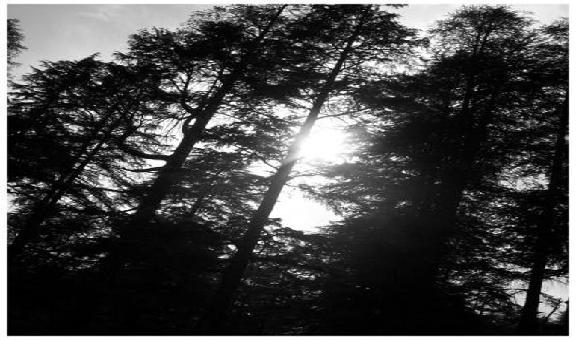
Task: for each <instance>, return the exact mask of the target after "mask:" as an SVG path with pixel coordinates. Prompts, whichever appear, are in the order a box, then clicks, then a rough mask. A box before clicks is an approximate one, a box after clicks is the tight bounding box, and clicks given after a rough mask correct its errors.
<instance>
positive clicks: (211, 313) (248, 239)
mask: <svg viewBox="0 0 576 340" xmlns="http://www.w3.org/2000/svg"><path fill="white" fill-rule="evenodd" d="M362 25H363V21H360V22H359V23H358V25H357V26H356V29H355V31H354V32H353V34H351V36H350V37H349V38H348V40H347V43H346V47H345V48H344V49H343V50H342V52H341V54H340V56H339V58H338V61H337V62H336V64H335V65H334V67H333V68H332V70H331V72H330V74H329V75H328V77H327V80H326V83H325V84H324V86H323V87H322V89H321V90H320V92H319V93H318V96H317V97H316V99H315V101H314V104H313V105H312V108H311V109H310V111H309V113H308V116H307V118H306V120H305V121H304V123H303V124H302V126H301V128H300V131H299V132H298V134H297V135H296V137H295V139H294V141H293V143H292V145H291V146H290V148H289V149H288V153H287V155H286V157H285V158H284V161H283V162H282V165H281V166H280V168H279V169H278V170H277V171H276V173H275V174H274V176H273V177H272V181H271V183H270V185H269V187H268V190H267V191H266V193H265V194H264V197H263V199H262V202H261V203H260V206H259V207H258V210H257V211H256V212H255V213H254V215H253V216H252V219H251V220H250V223H249V224H248V228H247V231H246V233H245V234H244V236H243V238H242V240H241V242H240V244H239V245H238V252H237V253H236V254H235V255H234V257H233V258H232V260H231V262H230V264H229V265H228V267H227V268H226V269H225V270H224V274H223V277H222V281H221V283H220V286H219V288H218V290H217V291H216V294H215V296H214V298H213V300H212V302H211V304H210V306H209V307H208V310H207V311H206V313H205V314H204V315H203V317H202V318H201V319H200V320H199V322H198V324H197V325H196V327H195V328H196V330H197V331H198V332H200V333H206V334H215V333H216V332H218V331H221V329H220V326H221V325H222V324H223V322H224V321H225V320H226V317H227V314H228V310H229V309H230V307H231V305H232V303H233V301H234V295H235V293H236V291H237V290H238V288H239V286H240V284H241V282H242V277H243V276H244V272H245V270H246V267H247V266H248V264H249V263H250V258H251V256H252V253H253V251H254V248H255V247H256V245H257V243H258V240H259V238H260V233H261V232H262V230H263V229H264V227H265V226H266V223H267V222H268V217H269V216H270V213H271V212H272V209H273V208H274V205H275V204H276V201H277V200H278V196H279V195H280V192H281V191H282V188H283V187H284V185H285V184H286V182H288V179H289V176H290V172H291V171H292V169H293V168H294V166H295V165H296V162H297V161H298V157H299V153H300V152H299V151H300V146H301V145H302V143H303V141H304V140H305V139H306V138H307V137H308V136H309V135H310V131H311V130H312V127H313V126H314V124H315V123H316V120H317V119H318V115H319V114H320V110H321V109H322V106H323V105H324V103H325V102H326V100H327V99H328V95H329V94H330V92H331V91H332V90H333V87H334V83H335V81H336V77H337V76H338V75H339V74H340V72H341V70H342V66H343V65H344V63H345V62H346V60H347V59H348V56H349V54H350V52H351V50H352V49H353V47H352V45H353V44H354V42H355V41H356V40H357V39H358V37H359V35H360V28H361V26H362Z"/></svg>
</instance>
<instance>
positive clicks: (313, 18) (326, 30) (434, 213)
mask: <svg viewBox="0 0 576 340" xmlns="http://www.w3.org/2000/svg"><path fill="white" fill-rule="evenodd" d="M397 7H402V6H400V5H323V4H310V5H276V4H274V5H227V6H215V7H212V8H210V9H207V10H204V11H199V12H196V13H193V14H192V15H191V16H190V19H189V20H188V21H187V22H186V23H184V24H183V25H182V26H180V28H177V29H166V28H160V27H154V28H147V29H142V30H140V31H138V32H136V33H134V34H133V35H132V36H131V37H130V38H129V40H128V48H127V49H126V50H125V51H122V52H117V53H115V55H114V59H113V60H110V61H103V60H102V59H101V58H100V56H99V55H98V54H94V55H91V56H87V57H85V58H83V59H80V60H61V61H44V62H42V64H41V66H39V67H37V68H34V69H32V71H31V72H30V73H28V74H27V75H25V76H24V77H23V78H22V80H20V81H16V82H12V83H11V84H10V85H9V93H8V98H9V102H8V115H7V120H8V161H7V164H8V190H9V198H10V209H9V213H8V226H7V228H8V236H9V244H8V256H9V258H8V297H9V306H8V326H9V329H8V332H9V334H11V335H263V334H269V335H517V334H523V335H526V334H530V335H541V334H564V335H566V334H567V331H568V323H567V315H568V301H567V300H563V299H562V298H561V297H560V296H559V295H558V294H555V293H554V292H551V291H549V290H547V288H546V287H547V286H548V285H550V283H551V282H558V281H560V282H564V281H566V280H567V278H568V236H567V234H568V152H567V151H568V142H567V135H568V112H569V111H568V21H567V19H559V20H557V21H555V22H553V23H552V24H549V25H544V26H539V25H538V23H537V22H535V21H534V20H532V19H530V18H528V17H526V16H525V15H524V14H521V13H519V12H517V11H515V10H513V9H511V8H510V7H507V6H503V5H494V6H491V5H478V6H476V5H475V6H463V7H461V8H460V9H459V10H457V11H455V12H453V13H451V14H450V15H448V16H447V17H445V18H444V19H442V20H439V21H437V22H436V24H435V25H434V27H432V28H431V29H430V30H429V31H427V32H421V31H418V30H416V29H414V28H410V27H406V26H405V25H402V24H401V23H400V20H399V19H400V18H399V15H398V14H396V11H395V9H396V8H397ZM22 39H23V35H22V33H21V32H20V28H19V27H18V21H17V20H16V19H9V20H8V62H9V66H10V65H14V58H15V57H16V56H17V55H18V53H19V52H20V51H21V50H22V49H23V48H24V46H23V45H22ZM320 122H327V125H328V126H329V125H333V126H336V125H338V126H339V127H340V128H342V129H343V130H344V131H346V136H347V137H346V143H345V147H346V148H347V149H346V150H342V153H341V157H340V158H339V159H338V161H329V162H327V161H323V160H321V159H317V160H315V161H310V160H306V159H305V158H304V156H303V155H304V154H306V148H309V147H310V144H307V143H310V140H311V138H310V137H311V136H314V134H316V133H317V130H316V129H318V128H320V127H319V126H320V125H322V124H320ZM324 126H326V124H324ZM295 179H298V180H295ZM287 187H290V188H291V190H299V191H300V192H303V193H305V194H306V197H308V198H307V199H309V200H316V201H319V202H322V204H324V205H326V206H327V207H328V209H331V210H333V211H334V212H336V213H337V214H338V215H339V216H340V218H341V219H340V220H339V221H332V222H328V221H327V222H326V225H325V226H322V227H321V228H318V229H316V230H314V231H301V230H295V229H292V228H290V227H288V226H287V225H285V223H284V222H283V221H282V219H279V218H271V217H270V216H271V213H272V211H273V210H274V208H275V206H276V203H277V201H278V199H279V197H280V195H281V193H282V192H283V191H285V190H286V188H287ZM290 213H291V214H302V212H301V211H296V210H295V209H293V211H290Z"/></svg>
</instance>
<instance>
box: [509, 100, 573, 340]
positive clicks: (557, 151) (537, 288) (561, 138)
mask: <svg viewBox="0 0 576 340" xmlns="http://www.w3.org/2000/svg"><path fill="white" fill-rule="evenodd" d="M567 133H568V99H566V100H565V101H564V103H563V104H562V108H561V109H560V121H559V125H558V130H557V134H556V145H555V147H554V156H553V160H552V164H551V166H550V173H549V178H550V182H549V183H548V189H547V192H546V198H545V201H544V215H543V218H542V219H541V220H540V222H539V223H538V225H537V239H536V243H535V245H534V249H533V260H532V261H533V262H532V267H531V269H530V281H529V284H528V291H527V292H526V302H525V303H524V307H523V308H522V315H521V317H520V322H519V324H518V332H519V333H520V334H526V335H527V334H538V328H539V327H538V306H539V304H540V294H541V292H542V283H543V281H544V279H545V271H546V264H547V263H548V257H549V254H550V251H551V247H553V246H554V245H553V244H551V243H552V237H553V231H554V228H555V226H556V224H557V222H556V216H555V212H554V210H555V208H556V205H557V203H558V201H559V199H560V197H561V196H562V191H563V190H562V189H563V188H562V171H563V169H562V168H563V163H564V159H565V157H566V153H565V152H566V139H565V137H566V134H567Z"/></svg>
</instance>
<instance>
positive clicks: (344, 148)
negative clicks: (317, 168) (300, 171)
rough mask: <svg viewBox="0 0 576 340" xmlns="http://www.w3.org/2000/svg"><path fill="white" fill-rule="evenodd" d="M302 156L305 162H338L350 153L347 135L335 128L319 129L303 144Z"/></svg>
mask: <svg viewBox="0 0 576 340" xmlns="http://www.w3.org/2000/svg"><path fill="white" fill-rule="evenodd" d="M300 150H301V151H300V152H301V153H300V155H301V157H302V159H303V160H309V161H321V162H338V161H339V160H342V159H343V157H344V155H345V154H346V153H347V152H348V151H349V146H348V145H347V143H346V134H345V133H344V132H343V131H342V130H340V129H338V128H333V127H318V128H315V129H314V130H312V133H311V134H310V136H309V137H308V138H307V139H306V140H305V141H304V143H302V146H301V148H300Z"/></svg>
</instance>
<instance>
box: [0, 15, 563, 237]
mask: <svg viewBox="0 0 576 340" xmlns="http://www.w3.org/2000/svg"><path fill="white" fill-rule="evenodd" d="M208 7H211V6H210V5H187V4H179V5H133V4H129V5H112V4H106V5H87V4H84V5H82V4H72V5H69V4H68V5H34V4H29V5H15V4H12V5H8V18H16V19H19V20H20V27H21V29H22V33H23V34H24V36H25V40H24V45H25V46H26V47H27V48H28V49H27V50H25V51H24V52H23V53H22V54H21V55H20V56H19V57H18V58H17V59H16V61H17V62H19V63H21V64H22V66H20V67H18V68H16V69H14V70H13V71H12V74H13V75H14V77H15V79H18V77H19V76H20V75H22V74H24V73H27V72H28V71H29V70H30V66H38V65H39V61H40V60H50V61H55V60H62V59H81V58H84V57H86V56H88V55H91V54H93V53H100V55H101V58H103V59H107V58H109V57H110V56H111V54H112V53H113V52H115V51H119V50H123V49H125V48H126V41H127V39H128V36H129V35H130V34H132V33H135V32H137V31H138V30H140V29H144V28H149V27H153V26H157V27H164V28H171V29H173V28H177V27H178V26H179V25H181V24H182V23H184V22H185V21H186V20H187V19H188V17H189V15H190V13H191V12H192V11H195V10H201V9H204V8H208ZM458 7H460V4H442V5H440V4H434V5H429V4H413V5H410V6H408V7H405V8H402V9H399V10H398V12H399V13H400V14H401V15H402V18H401V21H402V23H403V24H405V25H407V26H410V27H416V28H420V29H427V28H428V27H429V26H430V25H431V24H432V23H433V22H434V21H435V20H438V19H442V18H443V17H444V16H445V15H447V14H448V13H450V12H452V11H454V10H456V9H457V8H458ZM512 7H513V8H514V9H517V10H521V11H531V12H533V13H534V18H535V19H537V20H538V21H540V22H541V23H543V24H546V23H550V22H551V21H553V20H555V19H558V18H560V17H563V16H564V17H567V16H568V5H566V4H559V5H558V4H557V5H554V4H552V5H535V4H534V5H533V4H530V5H513V6H512ZM319 150H320V153H321V150H322V149H321V148H319ZM272 217H281V218H282V219H283V220H284V223H285V225H287V226H289V227H292V228H294V229H301V230H313V229H314V227H315V226H319V225H324V224H327V223H328V222H329V221H330V220H335V219H337V216H336V215H334V214H333V213H331V212H330V211H328V210H327V209H326V208H325V207H324V206H323V205H322V204H320V203H317V202H314V201H311V200H309V199H306V198H304V197H303V196H302V194H301V193H300V192H298V191H297V190H295V189H289V188H288V189H287V190H285V192H284V193H283V194H282V196H281V197H280V200H279V202H278V204H277V207H276V209H275V210H274V211H273V213H272Z"/></svg>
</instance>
